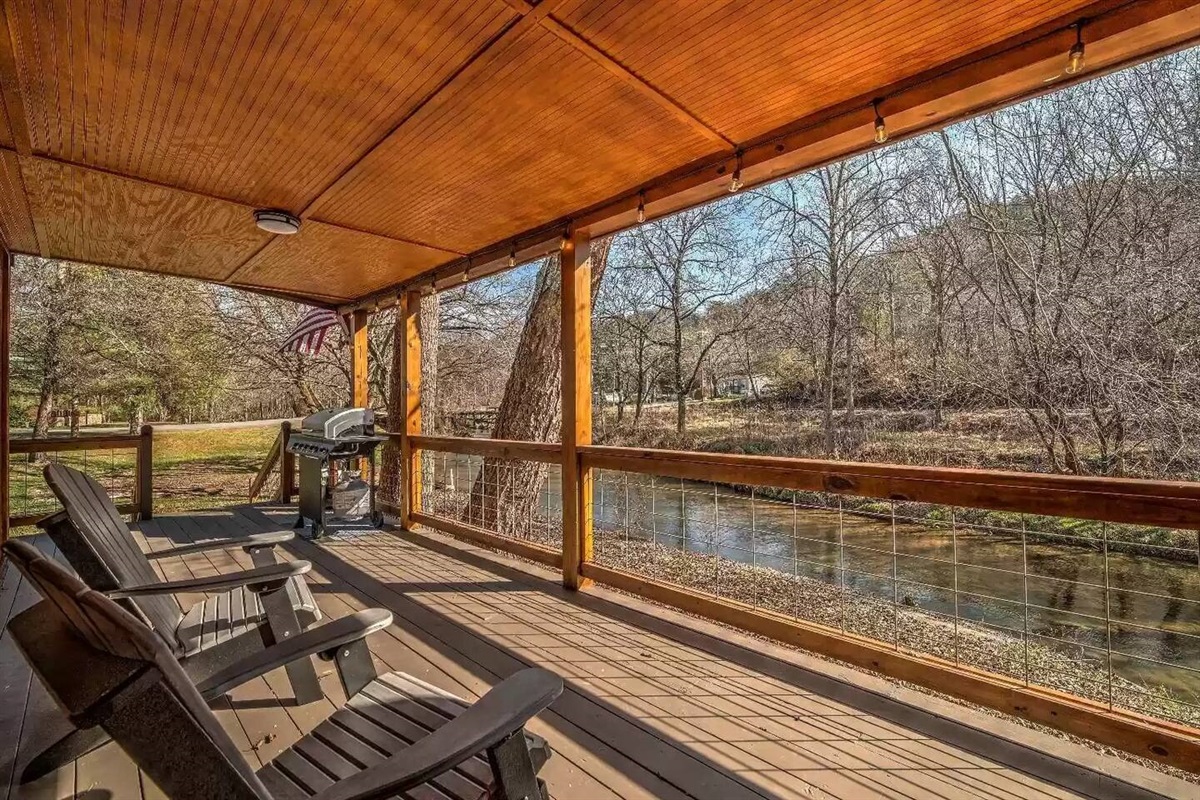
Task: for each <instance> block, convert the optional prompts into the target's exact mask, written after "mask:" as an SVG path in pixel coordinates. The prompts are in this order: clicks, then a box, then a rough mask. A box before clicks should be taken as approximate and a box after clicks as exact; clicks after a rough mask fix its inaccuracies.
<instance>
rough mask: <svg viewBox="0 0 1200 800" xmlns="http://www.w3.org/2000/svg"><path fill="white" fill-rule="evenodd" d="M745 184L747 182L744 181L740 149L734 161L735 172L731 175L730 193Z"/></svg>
mask: <svg viewBox="0 0 1200 800" xmlns="http://www.w3.org/2000/svg"><path fill="white" fill-rule="evenodd" d="M743 186H745V184H744V183H742V151H741V150H738V151H737V160H736V161H735V162H734V167H733V174H732V175H730V176H729V191H730V193H733V192H736V191H737V190H738V189H741V188H742V187H743Z"/></svg>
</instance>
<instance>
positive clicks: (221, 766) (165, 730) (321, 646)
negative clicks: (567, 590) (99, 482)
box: [4, 540, 562, 800]
mask: <svg viewBox="0 0 1200 800" xmlns="http://www.w3.org/2000/svg"><path fill="white" fill-rule="evenodd" d="M4 547H5V551H6V552H7V554H8V556H9V557H10V558H11V559H12V562H13V564H15V565H16V567H17V568H18V569H19V570H21V572H22V573H24V574H25V575H26V576H27V577H28V578H29V580H30V581H31V582H32V583H33V584H34V585H35V586H36V587H37V588H38V591H39V592H40V593H41V594H42V596H43V597H44V598H45V601H44V602H41V603H38V604H37V605H35V606H34V607H33V608H31V609H29V610H27V611H25V612H23V613H21V614H20V615H18V616H17V617H15V618H14V619H13V620H12V621H11V622H10V623H9V626H8V629H9V631H10V633H11V634H12V636H13V639H14V641H15V642H16V643H17V645H18V647H20V649H21V651H22V652H23V653H24V654H25V657H26V659H27V660H28V661H29V663H30V665H31V666H32V668H33V670H34V672H35V673H36V674H37V675H38V677H39V679H40V680H41V681H42V683H43V684H44V685H45V686H46V688H47V690H48V691H49V692H50V694H51V695H52V696H53V697H54V699H55V700H56V701H57V703H58V704H59V705H60V706H61V707H62V709H63V710H64V711H65V712H66V713H67V715H68V716H69V717H70V719H71V721H72V722H73V723H74V724H76V725H78V726H81V727H82V726H92V725H98V726H100V727H102V728H103V729H104V730H105V731H107V732H108V733H109V734H110V735H111V736H112V738H113V739H115V740H116V741H117V742H118V743H119V744H120V745H121V747H122V748H123V749H124V750H125V752H126V753H128V754H129V756H130V757H131V758H132V759H133V760H134V762H136V763H137V765H138V766H139V767H140V768H141V769H142V770H143V771H144V772H145V773H146V774H147V775H149V776H150V778H151V779H152V780H153V781H154V782H155V783H156V784H157V785H158V786H159V787H160V788H161V789H162V790H163V791H164V792H165V793H166V794H167V796H168V797H171V798H173V800H214V799H218V798H230V799H231V800H283V798H289V800H290V799H291V798H304V797H315V798H320V800H367V799H368V798H372V799H374V800H382V798H390V797H397V796H400V795H403V796H405V797H425V796H437V797H443V796H449V797H452V798H457V800H475V799H476V798H482V797H488V798H494V800H518V798H523V799H524V800H536V799H537V798H541V799H542V800H548V798H549V795H548V794H547V792H546V787H545V784H544V783H542V781H541V780H540V779H538V778H537V773H538V771H539V770H540V768H541V766H542V765H543V764H544V763H545V761H546V759H547V758H548V757H549V748H548V747H547V745H546V743H545V740H543V739H541V738H540V737H536V736H533V735H531V734H527V733H525V732H524V726H525V723H526V722H528V721H529V720H530V719H532V718H533V717H534V716H536V715H537V714H538V713H539V712H540V711H542V710H543V709H545V708H546V707H547V706H549V705H550V703H552V702H553V701H554V699H555V698H556V697H558V695H559V694H561V692H562V680H561V679H560V678H559V677H558V676H556V675H554V674H553V673H550V672H547V671H545V670H541V669H527V670H523V671H521V672H519V673H517V674H515V675H513V676H511V677H510V678H508V679H507V680H505V681H504V682H502V683H501V684H500V685H499V686H497V687H496V688H494V689H493V690H492V691H490V692H488V693H487V694H486V695H485V696H484V697H483V698H482V699H480V700H479V701H478V702H476V703H475V704H473V705H470V706H467V705H466V704H464V703H462V701H460V700H458V699H456V698H454V697H452V696H450V695H447V694H445V693H443V692H440V691H439V690H437V689H435V688H433V687H431V686H428V685H426V684H424V683H422V682H420V681H418V680H417V679H415V678H412V677H409V676H407V675H403V674H400V673H394V672H393V673H389V674H386V675H382V676H378V675H376V673H375V670H374V666H373V664H372V661H371V655H370V652H369V651H368V650H367V647H366V642H365V637H366V636H367V635H368V634H369V633H371V632H372V631H375V630H379V629H381V628H383V627H386V626H387V625H389V624H390V622H391V615H390V614H389V613H388V612H386V611H380V610H372V611H365V612H359V613H358V614H355V615H353V616H350V617H345V618H342V619H339V620H336V621H334V622H331V623H329V624H327V625H323V626H320V627H318V628H314V629H312V630H309V631H306V632H304V633H302V634H300V635H299V636H298V637H296V638H295V639H291V640H288V641H286V642H283V643H281V644H278V645H275V646H273V647H270V648H267V649H266V650H263V651H261V652H259V653H256V654H254V655H252V656H250V657H249V658H248V659H247V660H246V661H245V662H244V663H242V664H236V665H231V666H230V667H229V668H227V669H225V670H222V671H221V672H220V673H219V674H217V675H214V676H212V678H210V679H209V681H207V682H206V683H205V684H202V685H201V686H197V685H195V684H193V683H192V682H191V680H190V679H189V678H188V676H187V675H186V673H185V672H184V670H183V669H182V668H181V667H180V665H179V662H178V660H177V659H176V657H175V655H174V654H173V653H172V652H171V651H170V650H169V649H168V648H167V647H166V646H165V644H164V643H163V641H162V640H161V638H159V637H157V636H155V635H154V634H153V633H152V632H151V631H150V629H149V628H148V627H146V625H145V624H144V623H143V622H141V621H140V620H138V619H136V618H135V617H134V616H133V615H131V614H130V613H128V612H127V611H125V610H124V609H123V608H121V607H120V606H118V605H117V604H116V603H115V602H113V601H112V600H110V599H109V598H108V597H106V596H104V595H103V594H101V593H99V592H96V591H95V590H92V589H89V588H88V587H87V586H85V585H84V584H83V583H82V582H80V581H79V580H78V579H77V578H75V577H74V576H73V575H71V574H70V573H69V572H68V571H67V570H66V569H64V568H63V567H62V566H60V565H59V564H56V563H55V562H54V561H52V560H50V559H48V558H46V557H45V556H43V555H42V554H41V553H40V552H39V551H38V550H37V548H35V547H33V546H32V545H29V544H27V543H25V542H21V541H20V540H14V541H11V542H8V543H7V544H6V545H5V546H4ZM299 652H308V653H314V654H323V655H324V656H325V657H327V658H329V659H331V660H333V661H334V662H335V663H336V664H337V667H338V673H339V675H340V676H341V679H342V682H343V685H344V686H345V689H346V696H347V697H349V698H351V699H350V700H349V702H348V703H347V705H346V706H345V707H344V708H342V709H340V710H338V711H336V712H335V713H334V714H333V715H332V716H331V717H330V718H329V719H327V720H326V721H325V722H323V723H321V724H320V725H318V726H317V727H316V728H315V729H314V730H313V731H312V733H310V734H308V735H307V736H305V737H304V738H302V739H301V740H300V741H299V742H297V743H296V744H295V745H294V746H292V747H291V748H289V749H288V750H286V751H285V752H283V753H281V754H280V755H279V756H278V757H276V758H275V759H274V760H273V761H272V762H271V763H270V764H267V765H266V766H265V767H263V768H261V769H259V770H258V771H257V772H255V771H254V770H253V769H252V768H251V767H250V765H248V764H247V763H246V761H245V759H244V758H242V756H241V754H240V753H239V752H238V750H237V748H236V747H235V745H234V743H233V741H232V740H231V739H230V738H229V736H228V735H227V734H226V733H225V731H224V729H223V728H221V726H220V724H219V723H218V722H217V719H216V717H215V716H214V715H213V713H212V711H211V710H210V709H209V707H208V706H207V705H206V704H205V702H204V696H205V695H210V694H211V693H212V692H213V691H226V690H228V688H231V687H233V686H235V685H237V684H239V683H242V682H244V681H247V680H250V679H252V678H254V677H257V676H260V675H262V674H264V673H265V672H267V671H269V670H271V669H274V668H276V667H278V666H279V665H280V664H282V663H287V662H288V661H290V660H292V659H294V658H295V656H296V654H297V653H299ZM427 783H428V784H430V786H425V784H427ZM418 787H423V788H418ZM410 792H411V794H410Z"/></svg>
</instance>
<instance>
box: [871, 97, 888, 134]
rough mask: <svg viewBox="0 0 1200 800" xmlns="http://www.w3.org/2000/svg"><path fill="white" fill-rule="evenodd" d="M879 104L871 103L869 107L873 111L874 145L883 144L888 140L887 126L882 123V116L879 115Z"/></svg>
mask: <svg viewBox="0 0 1200 800" xmlns="http://www.w3.org/2000/svg"><path fill="white" fill-rule="evenodd" d="M879 102H880V101H879V100H872V101H871V107H872V108H874V109H875V144H883V143H884V142H886V141H887V140H888V132H887V125H885V124H884V122H883V115H882V114H880V113H879Z"/></svg>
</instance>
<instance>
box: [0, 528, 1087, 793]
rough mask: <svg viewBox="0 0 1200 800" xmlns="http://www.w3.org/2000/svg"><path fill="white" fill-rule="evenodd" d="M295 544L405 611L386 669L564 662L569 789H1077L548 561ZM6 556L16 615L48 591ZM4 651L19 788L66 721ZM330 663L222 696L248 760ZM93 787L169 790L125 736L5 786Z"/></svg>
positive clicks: (424, 673)
mask: <svg viewBox="0 0 1200 800" xmlns="http://www.w3.org/2000/svg"><path fill="white" fill-rule="evenodd" d="M292 514H294V511H290V510H286V509H262V508H249V507H243V508H237V509H227V510H222V511H215V512H202V513H197V514H192V515H189V516H186V517H164V518H160V519H156V520H153V521H150V522H146V523H143V524H141V525H140V526H139V531H138V532H137V534H136V535H137V537H138V539H139V543H140V544H141V545H142V546H143V547H144V548H145V549H147V550H159V549H163V548H166V547H170V546H172V545H175V544H181V543H184V542H188V541H194V540H197V539H204V538H211V537H216V536H221V535H229V534H230V533H232V532H238V531H241V532H245V531H257V530H264V529H266V528H269V527H273V526H278V525H280V524H286V523H287V522H289V521H290V517H291V515H292ZM42 546H45V547H48V546H49V543H48V542H46V541H43V542H42ZM288 550H289V553H288V556H289V557H295V558H305V559H308V560H310V561H312V562H313V565H314V568H313V571H312V573H310V574H309V576H308V578H309V583H310V585H311V587H312V589H313V593H314V596H315V597H316V598H317V600H318V602H319V604H320V606H321V609H322V611H323V613H324V614H325V616H326V618H329V619H333V618H337V617H340V616H344V615H345V614H348V613H351V612H353V611H356V610H359V609H362V608H365V607H369V606H381V607H385V608H388V609H389V610H391V611H392V612H393V614H394V615H395V623H394V624H393V625H392V627H391V628H390V629H388V630H387V631H385V632H383V633H381V634H378V635H376V636H375V637H373V638H372V641H371V651H372V654H373V656H374V658H375V660H376V662H377V664H378V666H379V667H380V669H381V670H397V671H401V672H406V673H409V674H411V675H413V676H415V677H417V678H419V679H421V680H423V681H426V682H428V683H430V684H432V685H434V686H436V687H438V688H439V689H442V690H445V691H448V692H450V693H452V694H455V695H457V696H460V697H463V698H464V699H467V700H470V699H473V698H475V697H478V696H479V695H481V694H482V693H483V692H485V691H487V689H488V688H490V687H491V686H493V685H494V684H495V683H497V682H498V681H500V680H501V679H503V678H504V677H506V676H507V675H509V674H511V673H512V672H514V671H516V670H517V669H520V668H522V667H524V666H526V665H531V664H537V665H541V666H545V667H547V668H549V669H552V670H555V671H557V672H559V673H560V674H562V675H563V677H564V679H565V680H566V682H567V690H566V691H565V692H564V694H563V696H562V698H560V700H559V701H557V702H556V703H555V704H554V706H552V707H551V709H550V710H549V711H548V712H546V713H544V714H543V715H541V716H540V717H539V718H538V719H537V720H536V721H535V722H534V723H533V724H532V725H531V726H530V727H531V730H533V731H534V732H535V733H539V734H541V735H543V736H545V737H546V738H547V739H549V741H550V742H551V745H552V746H553V748H554V751H555V755H554V757H553V758H552V759H551V760H550V762H549V763H548V764H547V766H546V768H545V770H544V771H543V776H544V777H545V778H546V779H547V782H548V784H549V786H550V789H551V792H552V793H553V795H554V796H555V797H556V798H559V799H560V800H566V799H567V798H586V799H587V800H590V799H591V798H597V799H598V800H599V799H601V798H669V799H670V800H682V799H683V798H689V797H691V798H716V797H720V798H746V800H756V799H757V798H790V797H827V798H847V799H850V798H853V799H854V800H857V799H858V798H874V797H881V798H882V797H887V798H924V797H930V798H945V800H950V799H951V798H959V797H988V798H995V799H996V800H999V799H1000V798H1066V797H1077V796H1080V795H1077V794H1074V793H1072V792H1069V791H1067V790H1065V789H1063V788H1061V787H1059V786H1056V785H1054V784H1053V783H1051V782H1048V781H1046V780H1042V779H1040V778H1037V777H1034V776H1032V775H1030V774H1027V773H1025V772H1022V771H1021V770H1019V769H1015V768H1013V767H1011V766H1006V765H1003V764H1000V763H997V762H995V761H992V760H989V759H988V758H985V757H982V756H980V755H978V754H977V752H972V751H969V750H965V749H962V748H960V747H958V746H957V745H956V744H952V743H949V742H946V741H943V740H940V739H938V738H936V737H934V736H930V735H927V734H925V733H921V732H919V731H918V730H916V729H914V728H912V727H906V726H905V725H903V724H897V723H896V722H895V721H893V720H889V719H885V718H884V717H883V716H880V715H878V714H874V713H871V712H870V711H868V710H864V707H862V706H856V705H855V704H854V702H852V701H851V700H850V699H848V698H847V696H845V694H844V693H841V694H838V693H835V692H832V691H831V692H823V691H820V690H819V688H818V689H814V688H813V686H812V685H809V686H804V685H801V683H800V682H798V681H795V680H791V679H790V678H789V672H788V670H786V669H783V668H782V667H779V668H777V666H776V665H775V663H774V662H773V661H772V659H770V658H769V657H768V656H766V655H764V654H761V653H758V654H751V656H749V657H746V658H738V657H735V656H734V655H732V653H726V652H724V651H723V650H722V649H721V647H720V646H706V645H704V642H703V638H704V637H703V636H702V635H700V634H699V633H697V632H696V631H694V630H684V629H681V628H679V627H678V626H677V625H675V624H674V623H670V622H668V621H664V620H663V619H654V618H649V617H646V614H645V612H644V610H642V611H638V610H637V609H635V608H634V606H633V605H630V607H629V608H627V609H620V613H615V612H610V611H608V610H606V606H605V605H604V603H596V602H591V601H584V602H580V601H579V599H578V598H575V597H572V596H570V595H567V594H566V593H564V592H562V591H561V590H557V589H556V587H554V586H553V585H552V584H551V583H550V582H548V580H547V576H546V574H545V573H540V574H539V572H538V569H539V568H536V567H528V566H525V565H519V566H512V565H507V564H496V563H495V560H494V559H492V560H488V559H487V558H482V557H475V556H476V555H478V554H479V553H480V552H481V551H478V549H473V548H470V547H466V546H463V545H461V544H458V543H450V542H448V541H447V540H442V539H440V538H439V537H422V536H414V535H411V534H398V533H392V532H380V533H371V534H366V535H363V536H360V537H358V538H354V539H351V540H345V541H339V540H335V541H331V542H328V543H323V544H321V545H315V544H312V543H309V542H296V543H295V544H294V545H290V546H289V547H288ZM155 563H156V565H157V568H158V569H159V570H160V571H161V573H162V574H163V576H164V577H166V578H184V577H192V576H202V575H209V574H214V573H217V572H223V571H228V570H233V569H238V568H246V567H249V566H250V562H249V558H248V557H247V556H246V555H245V554H244V553H242V552H241V551H232V552H231V551H212V552H209V553H206V554H197V555H194V556H190V557H187V558H168V559H161V560H158V561H157V562H155ZM514 563H515V562H514ZM5 570H6V571H5V574H4V576H3V582H2V583H0V620H3V621H7V619H8V617H9V616H11V614H12V613H16V612H19V611H20V610H21V609H22V608H24V607H25V606H26V605H27V604H28V603H29V602H31V601H32V600H33V598H32V597H31V596H30V592H29V590H28V588H22V586H21V582H20V581H19V580H18V579H17V577H18V576H15V573H14V574H9V572H10V571H9V570H8V568H7V567H6V568H5ZM198 599H201V598H200V597H199V596H192V597H186V598H183V601H184V602H185V603H187V602H192V601H195V600H198ZM718 644H719V643H718ZM0 667H2V668H3V669H4V675H3V681H2V682H0V789H6V788H9V786H10V783H11V781H12V779H13V776H14V775H15V774H16V772H17V771H18V770H19V768H20V766H22V760H23V759H25V758H28V757H29V755H30V754H31V752H35V751H36V747H37V746H38V745H40V744H41V743H42V742H43V740H44V739H45V737H46V735H47V731H48V730H49V729H51V728H53V727H54V725H55V720H54V712H55V709H53V708H52V707H50V706H48V704H49V698H48V697H46V696H45V693H44V692H42V691H41V689H40V687H39V686H37V685H36V683H31V681H30V676H29V671H28V669H27V668H26V667H25V665H24V662H23V660H22V659H21V658H20V654H19V653H17V652H16V651H15V648H13V647H12V645H11V642H9V641H8V639H7V637H5V636H3V635H2V634H0ZM318 675H320V676H321V686H322V688H323V690H324V692H325V698H324V699H323V700H321V701H319V702H317V703H311V704H309V705H306V706H296V705H295V704H294V703H293V702H292V700H291V696H290V686H289V683H288V681H287V678H286V674H285V673H284V672H283V671H282V670H278V671H277V673H272V674H271V675H269V676H267V677H265V678H263V679H260V680H257V681H253V682H251V683H250V684H247V685H246V686H243V687H240V688H239V689H238V690H236V691H234V692H233V693H232V694H231V695H230V696H229V697H228V698H226V699H224V700H223V701H221V702H220V703H218V704H217V707H216V711H217V715H218V717H219V718H220V720H221V722H222V724H223V725H224V726H225V727H226V729H227V730H229V732H230V734H231V735H232V736H233V738H234V741H235V743H236V744H237V745H238V747H239V749H241V751H242V752H243V754H244V755H245V756H246V757H247V759H248V760H249V761H250V762H251V763H252V764H255V765H256V766H257V765H258V764H261V763H265V762H267V761H269V760H270V759H271V758H273V757H274V756H275V755H277V754H278V753H280V752H282V751H283V750H285V749H286V748H288V747H289V746H290V745H291V744H292V743H294V742H296V741H297V740H298V739H299V738H300V737H301V736H303V735H304V734H306V733H308V732H309V731H311V730H312V729H313V728H314V727H316V726H317V725H319V724H320V723H321V722H322V721H323V720H324V719H326V718H327V717H328V716H329V715H330V714H331V713H332V711H333V710H334V709H335V708H338V707H340V706H341V705H342V704H344V703H345V697H344V695H343V694H342V692H341V688H340V685H339V683H338V681H337V677H336V675H335V674H334V673H333V671H332V668H331V667H330V665H328V664H324V663H322V662H318ZM43 728H45V729H46V730H43ZM87 789H102V790H107V791H109V792H111V795H112V796H113V797H120V798H126V797H129V798H146V800H156V799H157V798H161V797H162V794H161V793H160V792H158V791H157V789H156V788H155V787H154V786H153V785H152V784H150V783H149V782H148V781H146V780H145V778H144V776H141V775H140V774H139V772H138V771H137V769H136V768H135V767H134V766H133V765H132V763H130V762H129V761H128V759H127V758H126V757H125V756H124V754H123V753H121V752H120V751H119V750H117V749H116V748H115V747H112V746H109V747H106V748H105V749H103V750H101V751H98V752H96V753H94V754H92V755H90V756H88V757H86V758H84V759H80V760H79V761H78V762H76V764H74V765H71V766H70V767H68V768H65V769H63V770H60V772H59V773H57V774H55V775H53V776H48V778H47V779H45V780H44V781H42V782H39V785H37V786H34V787H25V788H24V789H23V790H21V791H20V792H15V793H12V794H11V795H9V796H11V797H14V798H17V797H19V798H59V797H71V796H72V794H73V793H74V792H75V791H83V790H87ZM3 795H4V792H3V791H0V796H3Z"/></svg>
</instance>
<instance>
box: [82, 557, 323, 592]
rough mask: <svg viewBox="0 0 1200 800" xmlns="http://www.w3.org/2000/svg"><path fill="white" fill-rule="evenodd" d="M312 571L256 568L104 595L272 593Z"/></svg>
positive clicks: (298, 565)
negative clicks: (244, 590)
mask: <svg viewBox="0 0 1200 800" xmlns="http://www.w3.org/2000/svg"><path fill="white" fill-rule="evenodd" d="M310 569H312V564H310V563H309V562H307V561H286V562H284V563H282V564H272V565H271V566H269V567H256V568H254V569H248V570H245V571H243V572H231V573H227V574H224V575H210V576H208V577H204V578H184V579H183V580H179V581H163V582H162V583H149V584H146V585H144V586H124V587H122V588H120V589H113V590H112V591H108V592H105V593H104V594H106V595H108V596H109V597H112V598H114V599H115V598H121V597H145V596H147V595H156V594H179V593H180V592H217V591H221V590H223V589H236V588H238V587H239V586H246V587H248V588H249V589H250V591H252V592H269V591H272V590H273V589H278V588H279V587H281V586H283V584H285V583H287V580H288V578H291V577H292V576H294V575H303V574H304V573H306V572H308V571H309V570H310Z"/></svg>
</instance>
